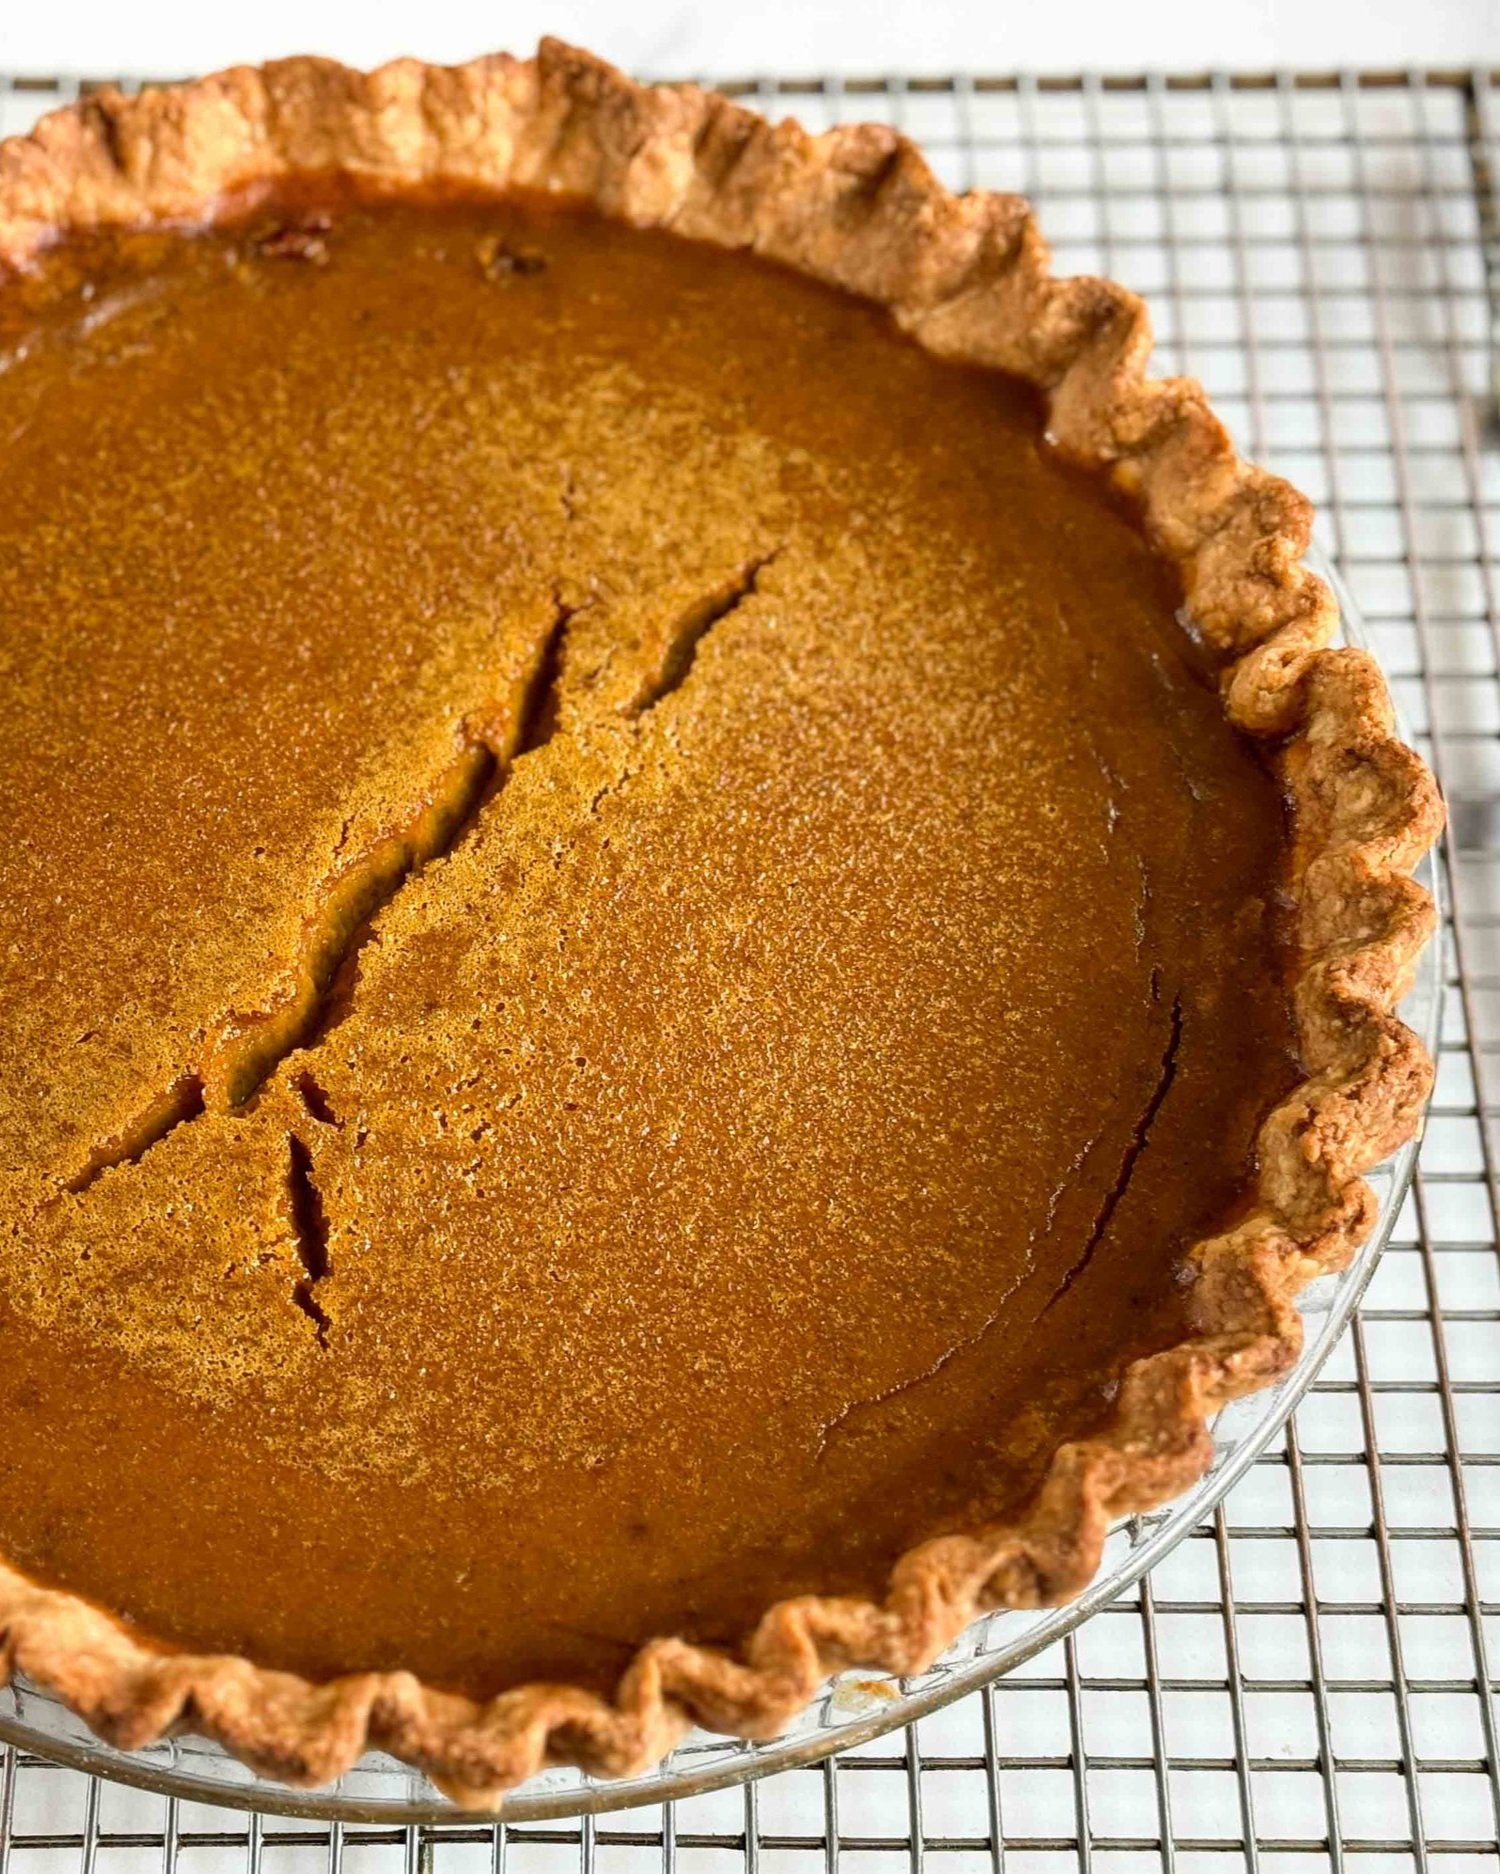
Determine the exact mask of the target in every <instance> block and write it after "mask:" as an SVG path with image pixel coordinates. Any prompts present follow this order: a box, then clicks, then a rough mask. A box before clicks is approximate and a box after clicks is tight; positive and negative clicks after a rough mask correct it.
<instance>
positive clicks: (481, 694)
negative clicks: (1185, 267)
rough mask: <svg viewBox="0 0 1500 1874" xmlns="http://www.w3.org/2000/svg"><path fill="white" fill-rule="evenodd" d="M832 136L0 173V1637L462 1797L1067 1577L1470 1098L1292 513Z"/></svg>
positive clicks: (313, 102) (232, 1725) (533, 71)
mask: <svg viewBox="0 0 1500 1874" xmlns="http://www.w3.org/2000/svg"><path fill="white" fill-rule="evenodd" d="M1149 349H1150V335H1149V329H1148V325H1147V321H1146V316H1145V313H1144V310H1143V308H1142V306H1141V305H1140V303H1139V302H1138V301H1137V300H1136V299H1135V298H1133V297H1132V296H1131V295H1130V294H1129V293H1127V292H1125V291H1124V290H1122V289H1121V288H1119V287H1116V286H1113V285H1111V284H1109V283H1107V282H1103V281H1099V280H1089V279H1082V280H1056V279H1054V278H1052V277H1051V276H1050V275H1049V273H1048V271H1047V265H1046V254H1045V249H1044V247H1043V245H1042V243H1041V240H1040V237H1039V236H1038V234H1037V232H1036V229H1035V227H1034V224H1033V223H1032V221H1031V219H1030V218H1029V216H1028V213H1027V211H1026V209H1025V206H1024V204H1023V203H1021V202H1020V201H1019V200H1018V199H1016V198H1014V197H1009V196H998V195H986V194H971V195H967V196H963V197H955V196H953V195H950V194H949V193H947V192H946V191H945V190H944V189H943V188H942V187H940V186H939V184H938V183H937V182H936V181H935V180H934V179H933V177H932V175H931V173H930V172H929V171H928V169H927V168H926V166H925V165H924V163H923V161H922V159H921V157H920V156H919V155H918V154H917V152H916V151H915V150H914V149H913V147H912V146H911V145H910V144H909V143H907V142H906V141H904V140H903V139H902V138H901V137H899V136H898V135H896V134H895V133H893V132H891V131H889V130H885V129H880V128H875V127H871V126H860V127H853V128H844V129H840V130H836V131H833V132H831V133H829V134H828V135H826V136H822V137H812V136H809V135H807V134H806V133H804V132H803V131H802V130H801V129H799V128H798V127H797V126H796V125H794V124H782V125H779V126H772V125H770V124H768V123H766V122H765V121H763V120H762V119H761V118H759V117H757V116H755V115H753V114H752V113H750V112H748V111H746V110H743V109H741V108H740V107H738V106H737V105H735V104H733V103H731V102H729V101H727V100H726V99H724V98H721V97H717V96H714V95H712V94H709V93H706V92H703V91H700V90H696V89H693V88H691V87H686V88H682V87H679V88H661V89H653V88H647V87H642V86H638V85H636V84H633V83H631V82H630V81H629V80H627V79H626V78H624V77H622V76H621V75H620V74H618V73H617V72H614V71H612V70H610V69H609V68H607V67H605V66H603V65H600V64H598V63H596V62H595V61H593V60H592V59H590V58H588V57H586V56H585V55H583V54H581V53H578V52H575V51H572V50H570V49H568V48H566V47H563V46H560V45H557V44H554V43H550V42H549V43H546V44H544V45H543V46H542V48H541V50H540V52H539V53H538V55H537V56H536V57H535V58H534V59H530V60H525V61H516V60H513V59H511V58H508V57H493V58H485V59H480V60H477V61H475V62H474V63H472V64H470V65H466V66H463V67H460V68H458V69H438V68H433V67H428V66H425V65H421V64H418V63H414V62H403V63H400V64H396V65H392V66H388V67H386V68H385V69H383V70H381V71H379V72H376V73H373V74H370V75H362V74H358V73H354V72H350V71H347V70H345V69H343V68H341V67H339V66H337V65H333V64H329V63H326V62H323V61H318V60H311V59H296V60H291V61H289V62H286V63H282V64H278V65H272V66H268V67H266V68H265V69H263V70H248V69H246V70H236V71H230V72H225V73H221V74H219V75H218V76H216V77H213V78H209V79H205V80H203V81H200V82H197V83H193V84H189V85H185V86H182V87H180V88H171V89H157V90H147V91H145V92H143V93H141V94H140V95H138V96H133V97H129V98H127V97H122V96H120V95H118V94H116V93H113V92H102V93H99V94H97V95H95V96H91V97H88V98H86V99H84V100H82V101H81V102H79V103H78V104H76V105H74V106H71V107H69V108H68V109H66V110H64V111H61V112H59V113H57V114H56V115H54V116H51V117H49V118H47V119H45V120H44V121H43V122H42V123H41V124H40V125H39V126H38V128H37V129H36V130H35V131H34V132H33V133H32V134H31V135H30V136H28V137H24V138H21V139H18V140H15V141H13V142H11V143H9V144H6V145H4V146H3V147H0V472H3V482H4V488H5V499H4V502H3V503H0V565H3V567H4V569H5V574H4V606H3V613H0V658H3V660H4V666H5V682H4V685H3V688H0V769H3V774H4V784H5V794H6V798H7V800H8V801H9V802H10V808H9V813H8V822H9V827H10V831H9V835H8V837H7V840H6V843H5V849H4V857H3V866H0V953H3V956H4V959H5V967H4V974H3V983H4V996H3V1002H0V1059H3V1063H4V1073H3V1077H0V1207H3V1229H0V1324H3V1327H0V1331H3V1334H4V1339H5V1346H6V1353H7V1358H6V1361H5V1365H4V1372H3V1374H0V1556H3V1558H4V1560H3V1563H0V1661H3V1664H4V1666H5V1667H7V1668H13V1669H15V1670H17V1671H20V1672H23V1673H25V1674H26V1675H27V1676H28V1677H29V1678H30V1679H32V1680H33V1681H35V1682H38V1683H41V1684H43V1685H45V1686H48V1687H51V1688H52V1689H54V1690H55V1691H56V1692H58V1693H59V1694H60V1695H61V1696H62V1697H64V1698H65V1699H67V1700H68V1701H69V1702H70V1703H71V1704H73V1705H74V1706H75V1707H76V1709H77V1710H78V1711H80V1712H81V1713H82V1714H83V1716H84V1717H85V1718H86V1719H87V1720H88V1721H89V1722H90V1723H91V1724H92V1725H94V1726H95V1727H96V1728H97V1729H98V1730H99V1731H101V1732H102V1733H103V1734H105V1735H106V1736H108V1737H110V1738H111V1739H113V1740H114V1741H116V1742H117V1743H120V1744H123V1745H125V1746H134V1745H139V1744H142V1743H145V1742H147V1741H149V1740H151V1739H153V1738H155V1737H157V1736H159V1735H161V1734H162V1733H164V1732H168V1731H172V1730H174V1729H181V1728H184V1727H190V1728H192V1729H194V1730H197V1731H200V1732H204V1733H207V1734H209V1735H211V1736H213V1737H216V1738H218V1739H219V1740H221V1741H222V1743H223V1744H225V1745H226V1746H227V1747H228V1748H229V1749H230V1750H232V1751H234V1752H235V1753H237V1754H238V1755H239V1756H241V1757H243V1758H244V1759H245V1760H246V1761H247V1762H249V1763H251V1764H253V1765H254V1766H255V1767H256V1768H257V1769H259V1770H261V1771H263V1772H265V1773H266V1774H268V1775H272V1776H275V1777H278V1778H281V1779H283V1780H286V1781H289V1782H297V1783H305V1782H316V1781H321V1780H324V1779H327V1778H329V1777H331V1776H334V1775H336V1774H338V1773H339V1772H340V1771H342V1770H343V1769H345V1768H346V1767H347V1766H348V1765H349V1764H350V1763H351V1762H352V1761H353V1760H354V1759H355V1758H356V1757H357V1756H358V1755H359V1754H360V1752H361V1751H362V1750H364V1749H365V1748H366V1747H379V1748H382V1749H385V1750H388V1751H392V1752H394V1753H395V1754H397V1755H398V1756H400V1757H402V1758H404V1759H406V1760H408V1761H410V1762H411V1763H413V1764H417V1765H419V1766H421V1767H422V1768H423V1769H424V1770H426V1771H427V1772H428V1774H429V1775H430V1776H432V1777H433V1778H434V1780H435V1781H437V1782H438V1783H439V1784H440V1785H441V1786H442V1787H443V1788H444V1789H445V1790H447V1791H449V1792H450V1793H452V1794H453V1796H454V1797H455V1798H456V1799H458V1800H460V1801H462V1802H464V1803H466V1804H469V1805H471V1806H480V1805H484V1804H491V1803H493V1802H495V1801H496V1800H498V1798H499V1795H500V1793H501V1792H502V1791H503V1790H505V1789H506V1788H508V1787H510V1786H512V1785H514V1784H515V1783H516V1782H518V1781H520V1780H521V1779H523V1778H525V1777H526V1776H528V1775H530V1774H532V1773H533V1772H534V1771H535V1770H536V1769H537V1768H538V1767H539V1766H540V1765H541V1764H543V1763H546V1762H572V1763H577V1764H581V1765H583V1766H585V1767H587V1768H588V1769H590V1770H592V1771H594V1772H596V1773H599V1774H605V1775H618V1774H623V1773H627V1772H630V1771H634V1770H638V1769H640V1768H641V1767H643V1766H645V1765H647V1764H649V1763H650V1762H652V1761H654V1760H655V1759H656V1758H658V1757H659V1756H661V1755H662V1754H663V1753H664V1752H665V1751H666V1750H667V1749H669V1748H670V1747H671V1746H672V1744H673V1743H674V1742H675V1741H676V1740H677V1739H678V1737H679V1736H680V1735H681V1734H682V1733H683V1731H684V1730H685V1729H686V1728H687V1726H688V1725H690V1724H691V1723H694V1722H696V1723H699V1724H702V1725H706V1726H709V1727H713V1728H716V1729H720V1730H725V1731H730V1732H734V1733H738V1734H740V1735H744V1736H748V1737H763V1736H767V1735H770V1734H771V1733H773V1732H774V1731H775V1730H777V1729H778V1728H779V1727H780V1726H781V1725H783V1724H784V1723H785V1722H786V1721H787V1720H788V1718H789V1717H790V1716H791V1715H792V1714H794V1713H795V1712H796V1711H797V1709H798V1708H799V1707H800V1706H802V1705H803V1704H804V1703H805V1702H806V1701H807V1700H808V1699H809V1698H810V1697H811V1696H812V1695H813V1694H814V1692H815V1691H816V1689H817V1687H818V1685H819V1683H820V1681H821V1680H822V1679H823V1678H824V1677H825V1676H826V1675H828V1674H829V1673H830V1672H832V1671H835V1670H837V1669H840V1668H842V1667H845V1666H851V1665H859V1666H864V1667H869V1668H874V1669H883V1670H886V1671H890V1672H897V1673H900V1672H909V1671H913V1670H916V1669H919V1668H921V1667H923V1666H924V1665H925V1664H927V1663H928V1662H929V1661H931V1660H932V1659H933V1657H934V1656H935V1655H936V1654H937V1653H938V1652H940V1651H941V1650H942V1649H943V1648H944V1647H945V1646H946V1645H948V1644H949V1643H950V1642H951V1641H952V1640H953V1638H954V1637H955V1636H956V1635H957V1634H958V1633H959V1631H960V1630H961V1629H962V1628H963V1627H964V1625H965V1624H966V1623H967V1622H968V1621H970V1620H971V1619H973V1618H974V1617H975V1616H976V1614H978V1613H979V1612H981V1611H982V1610H986V1609H992V1608H998V1607H1011V1606H1031V1605H1036V1604H1038V1603H1042V1602H1050V1601H1057V1600H1060V1599H1064V1598H1066V1597H1068V1596H1070V1595H1072V1594H1075V1593H1076V1592H1077V1591H1078V1590H1079V1589H1080V1588H1081V1587H1082V1586H1083V1585H1084V1584H1085V1583H1086V1582H1087V1580H1088V1579H1089V1577H1090V1575H1091V1573H1092V1572H1093V1570H1094V1568H1095V1567H1096V1564H1097V1561H1098V1556H1099V1551H1100V1544H1101V1541H1102V1538H1103V1535H1104V1533H1105V1530H1106V1528H1107V1526H1108V1524H1109V1522H1110V1520H1111V1519H1112V1518H1114V1517H1116V1516H1118V1515H1120V1514H1122V1513H1125V1512H1129V1511H1135V1510H1140V1509H1143V1508H1145V1507H1147V1506H1150V1505H1153V1504H1156V1503H1158V1502H1160V1501H1162V1500H1164V1499H1165V1498H1167V1497H1170V1496H1171V1495H1173V1494H1175V1493H1176V1492H1178V1491H1180V1490H1181V1489H1183V1488H1184V1487H1185V1486H1186V1485H1187V1484H1188V1483H1189V1482H1190V1481H1191V1480H1192V1479H1194V1478H1195V1477H1196V1476H1197V1475H1198V1474H1199V1473H1200V1472H1201V1471H1202V1469H1203V1467H1204V1465H1205V1463H1206V1462H1207V1460H1208V1458H1209V1456H1210V1452H1211V1443H1210V1439H1209V1435H1208V1431H1207V1428H1206V1422H1207V1419H1208V1417H1209V1416H1210V1415H1211V1414H1212V1413H1213V1411H1214V1410H1215V1409H1216V1408H1217V1407H1218V1406H1220V1405H1221V1404H1222V1403H1223V1402H1224V1401H1226V1400H1227V1399H1229V1398H1232V1397H1233V1396H1235V1395H1237V1394H1240V1393H1243V1392H1245V1391H1247V1390H1249V1389H1251V1388H1254V1387H1257V1386H1260V1385H1263V1384H1264V1383H1266V1382H1267V1381H1268V1380H1270V1379H1271V1378H1273V1377H1274V1376H1275V1375H1276V1374H1278V1373H1280V1372H1282V1371H1284V1369H1285V1368H1286V1366H1287V1365H1288V1363H1289V1362H1290V1361H1291V1360H1292V1359H1293V1358H1294V1357H1295V1354H1296V1351H1297V1348H1298V1344H1299V1317H1298V1313H1297V1310H1296V1306H1295V1300H1294V1298H1295V1295H1296V1291H1297V1289H1298V1288H1299V1287H1300V1286H1301V1285H1302V1284H1303V1283H1305V1282H1306V1281H1307V1280H1308V1279H1309V1278H1310V1277H1311V1276H1313V1275H1315V1274H1317V1273H1319V1272H1321V1271H1325V1270H1328V1269H1331V1268H1334V1267H1336V1266H1338V1265H1339V1264H1340V1263H1341V1262H1342V1261H1343V1260H1344V1259H1346V1258H1347V1257H1348V1255H1349V1254H1350V1253H1351V1251H1352V1249H1353V1247H1354V1246H1355V1245H1356V1244H1357V1243H1358V1242H1359V1240H1360V1239H1361V1237H1362V1236H1363V1235H1364V1234H1365V1232H1366V1231H1367V1230H1368V1228H1369V1226H1370V1223H1371V1211H1372V1200H1371V1198H1370V1195H1369V1193H1368V1191H1367V1189H1366V1187H1365V1186H1364V1184H1363V1183H1362V1182H1361V1177H1360V1174H1361V1172H1362V1171H1364V1170H1365V1169H1367V1168H1368V1167H1369V1166H1370V1165H1372V1164H1373V1163H1374V1162H1375V1161H1377V1160H1378V1159H1380V1158H1381V1157H1382V1156H1383V1155H1385V1154H1386V1153H1388V1152H1389V1151H1390V1150H1391V1149H1392V1148H1393V1147H1394V1146H1395V1145H1396V1144H1397V1143H1398V1142H1399V1141H1401V1140H1402V1139H1404V1138H1406V1137H1408V1136H1409V1135H1410V1134H1411V1132H1412V1130H1413V1128H1414V1127H1415V1125H1416V1124H1417V1120H1418V1116H1419V1113H1420V1110H1421V1106H1422V1102H1423V1100H1424V1097H1425V1095H1426V1093H1427V1090H1428V1085H1429V1079H1430V1066H1429V1063H1428V1061H1427V1060H1426V1058H1425V1056H1424V1054H1423V1051H1422V1049H1421V1047H1420V1046H1419V1044H1418V1043H1417V1041H1416V1040H1415V1039H1414V1037H1413V1036H1412V1035H1411V1034H1410V1033H1409V1032H1408V1031H1407V1030H1406V1029H1405V1028H1403V1027H1402V1026H1401V1024H1400V1022H1399V1021H1398V1020H1397V1019H1396V1016H1395V1014H1394V1012H1393V1011H1394V1007H1395V1004H1396V1002H1397V1000H1398V998H1399V997H1400V995H1401V994H1402V993H1403V990H1404V988H1405V987H1406V986H1407V984H1408V982H1409V979H1410V975H1411V971H1412V966H1413V962H1414V959H1415V957H1416V955H1417V953H1418V951H1419V949H1420V947H1421V945H1422V944H1423V943H1424V942H1425V941H1426V939H1427V937H1428V935H1429V932H1430V929H1431V922H1432V909H1431V905H1430V903H1429V901H1428V899H1427V897H1426V896H1425V894H1424V893H1423V892H1422V891H1421V890H1420V889H1419V888H1418V887H1417V886H1416V885H1415V884H1414V883H1413V881H1412V878H1411V871H1412V868H1413V866H1414V864H1415V863H1416V861H1417V859H1418V858H1419V856H1420V855H1421V854H1422V852H1423V851H1424V850H1425V849H1426V847H1427V846H1428V844H1429V843H1430V842H1431V840H1432V839H1433V837H1434V835H1435V833H1436V830H1437V826H1438V821H1439V809H1438V805H1437V800H1436V795H1435V791H1434V787H1433V783H1432V781H1431V778H1430V776H1429V775H1428V774H1427V772H1426V771H1425V769H1424V768H1423V767H1422V766H1421V764H1420V762H1419V761H1418V760H1417V759H1416V757H1415V756H1414V755H1413V754H1412V753H1411V752H1410V751H1409V750H1407V749H1406V748H1404V747H1402V746H1401V745H1400V743H1399V742H1397V741H1396V740H1395V739H1394V738H1393V734H1392V730H1391V721H1390V713H1389V709H1388V705H1387V701H1386V697H1385V692H1384V690H1383V687H1382V684H1381V681H1380V679H1379V676H1378V674H1377V672H1376V671H1375V669H1374V668H1373V666H1372V665H1371V664H1370V662H1369V661H1368V659H1367V658H1366V657H1364V656H1363V655H1362V654H1360V653H1358V652H1356V651H1350V650H1335V649H1330V648H1327V647H1328V644H1329V640H1330V638H1331V635H1332V633H1333V631H1334V628H1335V625H1336V616H1335V611H1334V605H1333V601H1332V599H1331V597H1330V595H1329V593H1328V591H1327V590H1326V588H1325V587H1324V586H1323V585H1322V584H1321V583H1320V582H1319V581H1318V580H1317V579H1316V578H1315V577H1314V576H1313V575H1312V574H1310V573H1309V572H1308V571H1307V570H1306V569H1305V567H1304V566H1303V565H1302V560H1301V556H1302V553H1303V550H1304V547H1305V545H1306V542H1307V537H1308V525H1309V510H1308V507H1307V504H1306V502H1305V501H1304V500H1303V499H1302V498H1301V497H1300V496H1299V495H1297V494H1296V493H1295V492H1294V491H1293V490H1291V489H1290V488H1288V487H1287V486H1286V485H1285V484H1284V483H1282V482H1280V481H1278V480H1276V479H1275V478H1273V477H1271V476H1269V475H1267V474H1265V473H1263V472H1262V471H1260V470H1258V469H1255V468H1252V467H1249V466H1247V465H1246V464H1245V463H1243V462H1241V461H1240V460H1238V459H1237V458H1236V456H1235V454H1234V452H1233V450H1232V448H1231V446H1230V444H1229V442H1228V440H1227V438H1226V435H1225V432H1224V430H1223V429H1222V427H1221V426H1220V424H1219V423H1218V421H1217V420H1216V419H1215V417H1214V416H1213V415H1212V413H1211V412H1210V411H1209V410H1208V408H1207V406H1206V405H1205V403H1204V400H1203V397H1202V394H1201V392H1200V391H1199V389H1198V388H1197V386H1196V385H1194V384H1192V383H1190V382H1187V381H1184V380H1169V381H1165V382H1159V381H1152V380H1150V379H1148V378H1147V377H1146V376H1145V375H1144V365H1145V361H1146V357H1147V354H1148V352H1149Z"/></svg>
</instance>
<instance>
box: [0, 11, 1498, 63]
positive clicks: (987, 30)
mask: <svg viewBox="0 0 1500 1874" xmlns="http://www.w3.org/2000/svg"><path fill="white" fill-rule="evenodd" d="M543 32H553V33H558V34H560V35H562V36H563V37H565V38H570V39H573V40H575V41H576V42H577V43H579V44H581V45H585V46H588V47H590V48H591V49H592V50H594V51H597V52H599V53H602V54H604V55H605V56H607V57H609V58H613V59H615V60H617V61H618V62H620V63H621V64H624V65H627V66H631V67H633V68H635V69H637V70H639V71H642V72H651V73H659V74H671V75H679V74H690V73H696V72H703V73H710V74H714V75H719V76H752V75H754V74H755V73H756V72H757V71H758V70H780V71H782V72H787V73H808V74H811V73H815V72H816V73H823V72H843V73H865V74H873V73H878V72H883V71H891V70H904V71H907V72H950V71H954V70H967V71H997V72H999V71H1078V70H1080V69H1091V70H1095V71H1140V70H1141V69H1142V68H1143V67H1146V66H1155V67H1158V68H1163V69H1173V70H1201V69H1204V68H1206V67H1210V66H1227V67H1231V68H1239V69H1256V68H1262V69H1263V68H1266V67H1270V66H1275V65H1301V66H1306V67H1321V68H1329V67H1334V66H1363V67H1366V68H1370V67H1397V68H1406V67H1410V66H1413V65H1421V66H1427V67H1442V66H1453V65H1465V66H1468V65H1476V64H1481V63H1483V64H1495V63H1500V0H1238V3H1237V4H1236V0H925V3H923V4H912V0H905V3H904V4H892V3H891V0H624V3H622V0H516V4H512V5H509V6H496V5H494V4H493V3H492V0H73V4H56V3H55V0H0V67H7V68H9V69H10V70H13V71H32V72H53V71H58V70H64V71H88V72H113V71H136V72H140V71H146V72H151V73H159V74H161V75H162V76H168V75H172V74H176V73H181V72H187V71H204V70H208V69H210V68H212V67H214V66H218V65H225V64H232V63H234V62H236V61H238V60H255V59H262V58H269V57H273V56H275V55H277V54H279V53H287V52H326V53H332V54H334V55H336V56H338V57H340V58H344V59H347V60H349V61H350V62H352V63H355V64H373V63H377V62H378V61H380V60H381V59H385V58H390V57H393V56H395V55H396V54H398V53H405V52H413V53H419V54H421V55H422V56H423V57H425V58H429V59H444V60H452V59H460V58H465V57H467V56H469V55H470V54H472V53H476V52H482V51H492V50H495V49H497V48H501V47H503V48H505V49H508V50H512V51H516V52H525V51H530V49H531V47H532V45H533V43H534V42H535V40H536V38H537V36H538V35H539V34H540V33H543Z"/></svg>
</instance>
